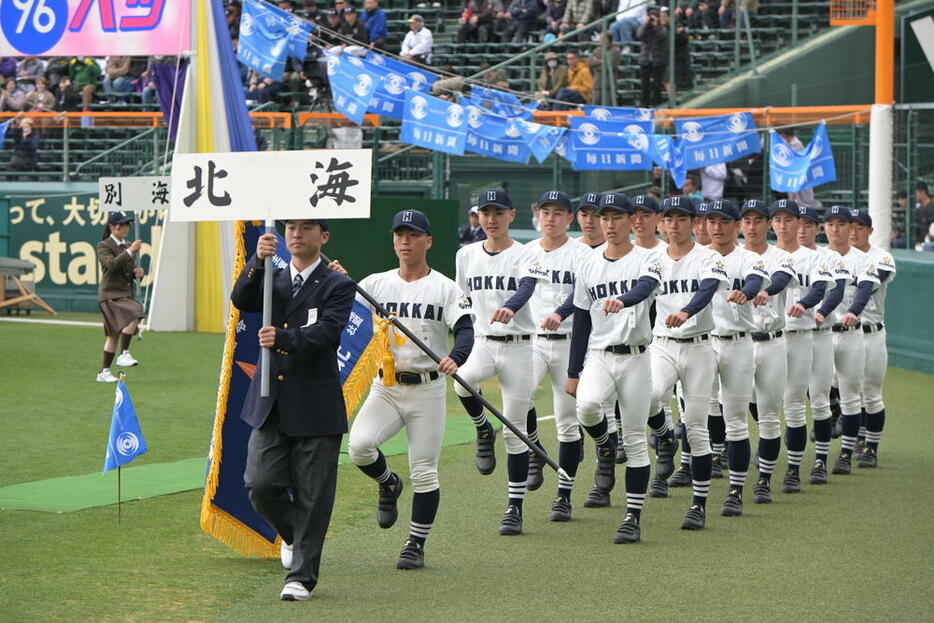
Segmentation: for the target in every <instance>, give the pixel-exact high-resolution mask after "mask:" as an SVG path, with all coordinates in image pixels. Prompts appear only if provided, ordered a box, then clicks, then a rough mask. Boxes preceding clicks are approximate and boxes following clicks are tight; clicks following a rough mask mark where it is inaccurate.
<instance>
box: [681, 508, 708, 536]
mask: <svg viewBox="0 0 934 623" xmlns="http://www.w3.org/2000/svg"><path fill="white" fill-rule="evenodd" d="M706 521H707V513H705V512H704V507H703V506H701V505H700V504H694V505H693V506H691V508H689V509H688V512H687V514H686V515H685V516H684V521H682V522H681V529H682V530H703V529H704V524H705V523H706Z"/></svg>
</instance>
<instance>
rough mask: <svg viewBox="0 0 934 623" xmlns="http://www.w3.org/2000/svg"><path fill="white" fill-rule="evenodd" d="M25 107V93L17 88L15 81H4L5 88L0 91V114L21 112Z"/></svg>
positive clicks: (11, 79)
mask: <svg viewBox="0 0 934 623" xmlns="http://www.w3.org/2000/svg"><path fill="white" fill-rule="evenodd" d="M25 105H26V91H25V90H23V89H21V88H19V86H18V85H17V84H16V80H14V79H13V78H10V79H8V80H7V81H6V88H4V89H3V91H0V112H21V111H22V110H23V107H24V106H25Z"/></svg>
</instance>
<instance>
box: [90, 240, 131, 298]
mask: <svg viewBox="0 0 934 623" xmlns="http://www.w3.org/2000/svg"><path fill="white" fill-rule="evenodd" d="M97 261H98V262H100V265H101V269H102V271H103V272H102V274H101V281H100V283H99V284H98V288H97V293H98V297H99V298H100V300H102V301H109V300H112V299H119V298H123V297H125V296H130V297H132V296H133V280H134V279H135V278H136V277H135V275H133V269H134V268H135V267H136V264H135V262H134V261H133V256H132V255H130V254H129V253H127V252H126V250H125V249H122V248H120V246H119V245H118V244H117V243H116V242H114V239H113V238H111V237H110V236H108V237H107V238H106V239H104V240H101V241H100V242H98V243H97Z"/></svg>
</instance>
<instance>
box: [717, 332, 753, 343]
mask: <svg viewBox="0 0 934 623" xmlns="http://www.w3.org/2000/svg"><path fill="white" fill-rule="evenodd" d="M714 337H715V338H717V339H718V340H727V341H733V340H741V339H743V338H744V337H746V332H745V331H740V332H739V333H734V334H733V335H715V336H714Z"/></svg>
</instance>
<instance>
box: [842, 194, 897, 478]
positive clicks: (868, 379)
mask: <svg viewBox="0 0 934 623" xmlns="http://www.w3.org/2000/svg"><path fill="white" fill-rule="evenodd" d="M871 234H872V217H871V216H869V213H868V212H866V211H865V210H860V211H859V212H858V213H857V214H856V216H854V217H853V223H852V225H850V244H852V245H853V246H854V247H856V248H857V249H859V250H860V251H862V252H863V253H866V254H867V255H868V256H869V259H870V261H871V262H872V263H873V264H874V265H875V269H876V276H877V277H878V278H879V284H880V285H879V287H878V288H876V290H875V291H874V292H873V293H872V297H871V298H870V299H869V304H868V305H866V309H864V310H863V315H862V321H863V322H862V325H861V326H862V329H863V344H864V348H865V352H866V367H865V370H864V372H863V388H862V391H861V392H860V393H861V395H862V400H863V416H864V417H865V420H866V435H865V438H866V446H865V448H864V449H863V451H862V452H861V453H860V454H859V458H858V459H857V461H856V465H857V467H875V466H876V463H877V460H878V453H879V441H880V439H881V438H882V428H883V427H884V426H885V404H883V402H882V385H883V384H884V383H885V371H886V368H887V367H888V363H889V354H888V350H887V349H886V347H885V325H884V324H883V320H884V319H885V294H886V289H887V288H888V287H889V284H890V283H892V280H893V279H895V261H894V260H893V259H892V254H891V253H889V252H888V251H886V250H885V249H881V248H879V247H875V246H872V245H870V244H869V236H870V235H871Z"/></svg>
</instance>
